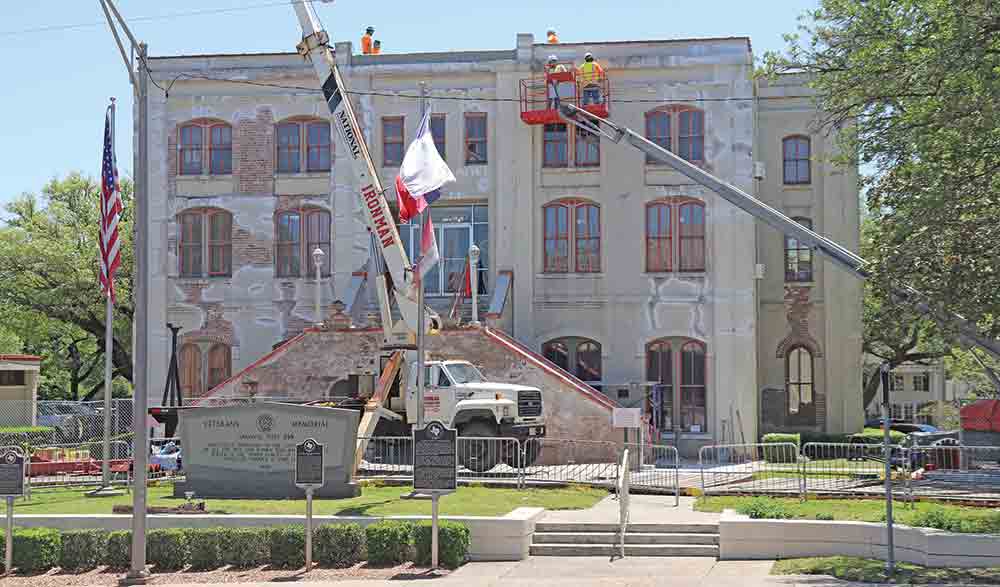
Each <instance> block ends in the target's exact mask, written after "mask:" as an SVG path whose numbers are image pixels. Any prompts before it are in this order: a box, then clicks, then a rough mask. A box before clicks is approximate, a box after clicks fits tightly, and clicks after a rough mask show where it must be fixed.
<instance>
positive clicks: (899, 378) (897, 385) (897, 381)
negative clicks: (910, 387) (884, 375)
mask: <svg viewBox="0 0 1000 587" xmlns="http://www.w3.org/2000/svg"><path fill="white" fill-rule="evenodd" d="M905 381H906V380H905V379H904V378H903V375H902V374H900V373H893V374H892V379H890V383H889V391H906V385H905Z"/></svg>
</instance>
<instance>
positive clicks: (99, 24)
mask: <svg viewBox="0 0 1000 587" xmlns="http://www.w3.org/2000/svg"><path fill="white" fill-rule="evenodd" d="M295 1H296V2H304V1H306V0H295ZM291 3H292V2H291V1H290V0H284V1H282V2H277V1H274V2H264V3H261V4H250V5H248V6H238V7H234V8H206V9H202V10H190V11H187V12H175V13H172V14H161V15H150V16H133V17H131V18H130V19H129V20H130V21H132V22H151V21H158V20H169V19H173V18H181V17H186V16H203V15H206V14H227V13H232V12H246V11H249V10H256V9H258V8H270V7H273V6H288V5H289V4H291ZM106 24H107V23H106V22H104V21H101V22H80V23H75V24H56V25H49V26H42V27H35V28H29V29H21V30H16V31H0V37H14V36H19V35H27V34H34V33H48V32H53V31H68V30H73V29H83V28H93V27H102V26H104V25H106Z"/></svg>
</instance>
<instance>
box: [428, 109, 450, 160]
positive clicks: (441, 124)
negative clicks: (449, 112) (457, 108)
mask: <svg viewBox="0 0 1000 587" xmlns="http://www.w3.org/2000/svg"><path fill="white" fill-rule="evenodd" d="M431 136H432V137H434V146H435V147H437V150H438V155H441V158H442V159H444V160H445V161H447V160H448V157H446V156H445V152H446V149H445V141H444V139H445V115H444V114H432V115H431Z"/></svg>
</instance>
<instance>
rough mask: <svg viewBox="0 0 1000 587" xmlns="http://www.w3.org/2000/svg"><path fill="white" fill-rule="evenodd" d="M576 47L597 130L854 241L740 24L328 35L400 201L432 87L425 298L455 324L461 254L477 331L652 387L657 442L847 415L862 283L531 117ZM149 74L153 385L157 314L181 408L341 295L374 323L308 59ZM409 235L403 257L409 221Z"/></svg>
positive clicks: (791, 110)
mask: <svg viewBox="0 0 1000 587" xmlns="http://www.w3.org/2000/svg"><path fill="white" fill-rule="evenodd" d="M588 51H589V52H592V53H593V54H594V55H595V56H596V57H597V59H598V61H600V63H601V64H602V65H603V67H604V69H605V70H606V71H607V76H608V84H607V87H606V89H605V91H604V94H605V95H604V96H603V97H602V98H603V99H606V100H607V101H606V102H605V103H606V104H607V107H608V114H609V117H610V119H611V120H613V121H614V122H616V123H618V124H621V125H625V126H629V127H631V128H633V129H637V130H643V131H644V132H645V133H646V135H647V137H648V138H650V139H651V140H653V141H655V142H657V143H659V144H661V145H663V146H664V147H667V148H669V149H670V150H672V151H673V152H674V153H676V154H678V155H680V156H681V157H684V158H685V159H687V160H689V161H691V162H692V163H695V164H697V165H699V166H702V167H703V168H705V169H706V170H708V171H710V172H712V173H714V174H717V175H719V176H721V177H722V178H724V179H725V180H727V181H728V182H730V183H732V184H734V185H736V186H738V187H740V188H742V189H744V190H746V191H747V192H750V193H752V194H754V195H756V197H758V198H760V199H762V200H763V201H765V202H766V203H768V204H769V205H771V206H773V207H775V208H777V209H779V210H782V211H784V212H785V213H786V214H788V215H789V216H792V217H794V218H796V219H797V220H799V221H800V222H802V223H803V224H807V225H809V226H811V227H812V228H813V229H815V230H817V231H818V232H820V233H822V234H824V235H826V236H828V237H830V238H832V239H834V240H836V241H838V242H839V243H841V244H843V245H844V246H846V247H848V248H850V249H852V250H857V247H858V238H859V209H858V208H859V203H858V187H857V173H856V170H854V169H843V168H838V167H835V166H833V165H832V164H831V163H830V162H829V159H830V157H831V155H833V154H834V143H833V140H832V137H830V136H828V134H827V133H826V132H824V131H823V130H821V129H819V128H817V127H816V120H817V113H816V111H815V110H814V106H813V103H812V101H811V99H810V98H809V95H810V93H811V92H810V91H809V90H808V88H807V87H805V85H804V80H802V79H800V78H799V77H796V76H784V77H780V78H778V79H777V80H769V81H755V80H754V79H753V77H752V70H753V54H752V50H751V44H750V40H749V39H748V38H745V37H733V38H717V39H678V40H648V41H629V42H600V41H595V42H590V43H571V44H560V45H555V46H552V45H544V44H538V43H536V42H535V39H534V38H533V37H532V35H528V34H521V35H517V40H516V46H515V47H514V48H513V49H506V50H499V51H467V52H442V53H413V54H392V55H389V54H384V55H367V56H366V55H357V54H355V53H354V49H353V47H352V45H351V43H338V44H337V45H336V58H337V61H338V63H339V65H340V67H341V72H342V74H343V76H344V79H345V80H346V83H347V85H348V87H349V89H350V91H352V92H354V93H353V94H352V95H351V97H352V100H353V103H354V104H355V106H356V108H357V112H358V117H359V119H360V124H361V127H362V130H363V133H364V135H365V139H366V140H367V141H368V145H369V148H370V151H371V153H372V156H373V157H374V159H375V164H376V167H377V168H378V169H379V170H380V171H381V176H382V181H383V185H385V186H386V187H388V188H390V189H389V191H388V192H387V196H388V199H389V200H390V201H394V192H393V191H392V185H393V181H394V178H395V175H396V173H397V171H398V167H399V164H400V161H401V159H402V156H403V153H404V151H405V148H406V145H407V144H409V142H410V141H411V140H412V139H413V138H414V135H415V131H416V127H417V124H418V122H419V120H420V108H421V101H420V100H419V99H417V97H418V96H419V94H420V91H421V90H420V84H421V82H426V92H427V95H428V96H429V100H428V102H427V103H428V105H429V107H430V109H431V110H432V112H433V118H432V130H433V132H434V135H435V141H436V142H437V144H438V148H439V150H440V152H441V153H442V155H444V157H445V160H446V161H447V162H448V164H449V166H450V167H451V168H452V170H453V171H454V173H455V175H456V177H457V178H458V181H457V182H456V183H454V184H452V185H449V186H447V187H446V188H445V189H444V191H443V196H442V198H441V199H440V200H439V201H438V202H437V203H436V204H435V205H434V206H433V208H432V209H431V213H432V215H433V220H434V224H435V227H436V229H437V231H438V234H437V238H438V245H439V247H440V250H441V257H442V259H441V263H440V265H439V266H438V269H437V270H436V271H435V272H434V273H433V274H432V275H431V276H430V278H429V280H428V283H427V285H426V287H427V290H426V291H427V298H428V300H429V302H430V304H431V305H432V306H434V307H435V308H436V309H438V311H440V312H442V313H443V314H448V311H449V309H450V308H451V306H452V303H453V299H454V292H455V291H456V288H457V287H458V285H459V283H458V282H459V281H460V280H459V279H457V276H458V275H460V274H461V271H462V267H463V264H464V263H465V257H466V254H467V251H468V249H469V246H470V245H471V244H472V243H475V244H477V245H478V246H479V248H480V249H481V250H482V259H481V263H480V267H479V272H480V278H481V281H482V282H483V284H484V290H485V292H486V293H485V295H483V296H481V307H482V309H483V312H484V313H486V312H492V313H491V314H489V318H488V320H486V322H487V324H488V326H489V327H490V328H494V329H498V330H501V331H503V332H504V333H506V335H509V336H510V337H512V338H513V339H516V341H518V342H520V343H521V344H522V345H524V346H526V347H528V348H529V349H532V350H533V351H535V352H536V353H538V354H540V355H543V356H545V357H546V358H548V359H549V360H550V361H552V362H553V363H554V364H556V365H558V366H559V367H561V368H562V369H565V370H566V371H568V372H569V373H571V374H572V375H575V376H576V377H577V378H579V379H581V380H583V381H585V382H587V383H589V384H590V385H591V386H592V387H593V388H595V389H596V390H597V391H600V392H601V393H604V394H605V395H607V396H608V397H609V398H610V399H611V400H613V401H615V402H619V403H621V404H626V403H630V402H631V403H636V402H638V401H640V400H641V397H638V396H641V395H643V394H647V393H648V395H649V399H650V402H649V403H650V404H651V406H652V407H651V409H652V418H653V421H654V423H655V424H656V426H657V429H658V432H657V434H658V435H660V436H661V437H662V438H663V439H665V440H677V441H678V442H680V443H683V444H685V445H687V446H697V445H699V444H705V443H709V442H712V441H718V440H736V441H740V440H742V439H746V440H747V441H751V440H752V438H753V437H756V436H757V435H759V434H761V433H763V432H767V431H771V430H779V429H780V430H792V429H795V430H815V431H826V432H842V431H854V430H856V429H858V428H859V427H860V426H861V423H862V417H863V407H862V406H861V399H862V398H861V390H860V381H861V376H860V365H861V317H860V315H861V313H860V309H861V286H860V284H859V282H858V281H857V280H855V278H853V277H851V276H850V275H848V274H846V273H843V272H840V271H838V270H837V269H835V268H833V267H832V266H831V265H830V264H828V263H825V262H822V261H821V260H820V259H818V258H814V256H813V254H812V252H811V251H810V250H809V249H808V248H806V247H802V246H800V245H799V244H798V243H797V242H795V241H794V239H792V240H789V239H785V238H783V236H782V235H781V234H779V233H778V232H776V231H774V230H773V229H771V228H768V227H766V226H762V225H760V224H759V223H756V222H755V221H754V220H753V219H752V218H751V217H750V216H749V215H747V214H746V213H744V212H742V211H740V210H739V209H737V208H736V207H734V206H732V205H730V204H729V203H727V202H726V201H725V200H723V199H722V198H720V197H719V196H717V195H716V194H714V193H712V192H711V191H709V190H707V189H705V188H702V187H700V186H698V185H694V184H693V183H692V182H691V181H690V180H688V179H687V178H685V177H683V176H682V175H680V174H679V173H676V172H674V171H672V170H671V169H669V168H668V167H666V166H664V165H662V164H659V163H657V162H655V161H652V160H647V159H646V157H645V156H644V155H643V154H642V153H640V152H639V151H636V150H635V149H633V148H631V147H629V146H627V145H616V144H613V143H612V142H610V141H608V140H605V139H602V140H598V139H597V138H596V137H595V136H592V135H588V134H587V133H585V132H581V131H579V130H577V129H575V128H573V127H567V126H566V125H564V124H559V123H558V122H555V121H552V120H545V117H544V116H543V117H538V116H534V115H533V114H532V112H531V111H533V110H536V109H544V108H546V107H547V104H545V100H544V98H543V99H542V100H541V101H532V100H528V101H527V102H526V101H523V100H522V99H521V98H522V96H524V95H525V91H527V93H528V94H529V97H530V93H531V88H532V87H533V86H532V83H533V82H532V80H537V79H538V77H539V76H540V75H542V73H541V72H542V67H543V65H544V63H545V62H546V60H547V58H548V56H549V55H550V54H554V55H556V56H557V57H558V59H559V60H561V61H564V62H566V63H571V64H577V65H578V64H580V63H581V62H582V60H583V55H584V53H585V52H588ZM150 65H151V67H152V69H153V70H154V78H155V79H156V80H157V82H158V83H159V85H160V86H162V87H163V88H169V94H167V93H165V92H163V91H161V90H159V89H157V88H151V90H152V92H153V94H152V98H151V106H150V110H149V129H150V137H151V139H150V140H151V143H152V147H151V156H152V162H151V202H150V204H151V224H150V226H149V227H148V229H149V230H150V234H151V235H152V238H151V241H150V243H151V244H150V247H151V251H150V252H151V266H152V269H151V275H150V279H151V281H150V283H151V294H152V308H151V313H150V317H149V323H148V325H147V326H148V328H149V332H150V337H151V338H150V354H149V356H150V361H151V363H150V369H149V371H148V373H147V374H146V376H147V377H148V380H147V384H148V385H149V386H150V389H151V390H153V393H151V397H155V398H157V399H158V394H157V393H156V390H160V389H162V386H163V384H164V381H165V378H166V373H167V366H168V361H169V356H170V335H169V330H168V329H167V324H168V323H172V324H175V325H178V326H181V327H182V331H181V335H180V345H179V362H180V370H181V379H182V388H183V392H184V394H185V396H186V397H197V396H203V395H205V394H208V393H210V392H211V389H212V388H214V387H216V386H217V385H219V384H220V383H222V382H224V381H226V380H227V379H229V378H230V377H231V376H233V375H235V374H237V373H239V372H240V371H241V370H243V369H245V368H247V367H248V366H250V365H252V364H253V363H254V362H255V361H258V360H259V359H261V358H262V357H263V356H265V355H266V354H267V353H269V352H270V351H271V350H272V349H273V348H274V347H275V346H276V345H279V344H281V343H282V342H283V341H287V340H289V339H291V338H292V337H294V336H296V335H297V334H299V333H301V332H302V331H303V330H304V329H307V328H308V327H310V326H311V325H313V324H314V323H316V322H318V321H320V320H322V319H323V318H324V317H327V316H328V315H329V314H330V313H331V308H333V306H334V302H336V301H340V302H342V303H343V304H344V305H345V307H346V308H347V311H348V312H349V313H350V315H351V316H352V317H353V319H354V321H355V323H356V324H359V325H364V324H368V323H370V321H371V320H374V319H375V318H374V316H373V312H371V309H372V307H371V303H372V302H371V295H370V293H369V290H368V289H366V288H365V287H364V283H363V282H364V280H365V277H364V271H365V270H366V267H367V262H368V257H369V239H368V238H367V235H366V229H365V225H364V223H363V217H362V209H361V207H360V201H359V198H358V185H357V181H356V179H355V176H354V174H353V173H352V169H351V163H350V158H349V157H344V156H342V146H341V145H339V144H338V139H336V133H335V132H334V133H331V127H330V125H329V123H328V120H327V115H328V113H327V109H326V104H325V103H324V101H323V99H322V95H321V94H320V93H319V92H318V87H319V81H318V80H317V79H316V77H315V74H314V72H313V70H312V68H311V66H310V65H309V64H307V63H305V62H304V61H303V59H302V57H300V56H299V55H297V54H296V53H294V52H289V53H281V54H234V55H191V56H169V57H155V58H152V59H150ZM529 122H531V123H534V124H529ZM400 234H401V236H402V238H403V241H404V244H405V245H406V246H407V247H408V250H409V251H411V252H412V251H413V248H414V246H416V244H417V243H418V242H419V235H418V234H417V231H415V230H414V229H413V228H412V227H409V226H405V225H404V226H401V227H400ZM316 248H319V249H322V250H323V251H324V252H325V255H324V258H323V260H322V265H321V267H320V272H321V276H320V279H319V280H318V281H317V279H316V276H315V268H314V261H313V256H312V251H314V250H315V249H316ZM317 287H318V288H320V295H321V303H322V309H321V312H320V314H321V315H320V316H317V315H316V313H315V311H314V301H313V300H314V296H315V292H316V288H317ZM462 312H463V313H464V314H465V317H466V320H467V318H468V308H467V307H466V308H462ZM330 352H331V353H335V352H336V349H330ZM456 358H458V357H456ZM464 358H467V359H469V360H472V361H473V362H476V361H477V358H476V357H464ZM629 382H655V383H656V384H657V385H656V386H655V387H653V386H649V385H638V386H632V387H631V388H630V387H629V386H628V385H627V384H628V383H629ZM564 409H567V408H564ZM579 435H581V436H586V435H587V430H580V431H579Z"/></svg>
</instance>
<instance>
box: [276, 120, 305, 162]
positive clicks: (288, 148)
mask: <svg viewBox="0 0 1000 587" xmlns="http://www.w3.org/2000/svg"><path fill="white" fill-rule="evenodd" d="M300 132H301V131H300V130H299V125H298V124H297V123H295V122H286V123H284V124H279V125H278V131H277V133H278V139H277V144H278V173H299V172H300V171H302V164H301V157H302V154H301V151H300V140H299V133H300Z"/></svg>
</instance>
